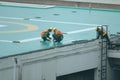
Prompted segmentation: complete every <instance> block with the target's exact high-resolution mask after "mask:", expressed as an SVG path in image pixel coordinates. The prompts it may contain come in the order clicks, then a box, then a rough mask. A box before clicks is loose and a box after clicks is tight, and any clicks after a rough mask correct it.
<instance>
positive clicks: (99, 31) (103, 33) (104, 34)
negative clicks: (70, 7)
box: [96, 26, 110, 44]
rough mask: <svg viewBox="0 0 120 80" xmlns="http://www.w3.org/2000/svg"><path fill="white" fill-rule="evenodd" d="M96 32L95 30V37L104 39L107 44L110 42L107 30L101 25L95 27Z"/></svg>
mask: <svg viewBox="0 0 120 80" xmlns="http://www.w3.org/2000/svg"><path fill="white" fill-rule="evenodd" d="M96 32H97V37H96V39H99V38H100V37H101V39H104V38H105V39H106V40H107V42H108V44H110V39H109V37H108V34H107V32H106V31H105V30H104V29H103V28H102V27H98V26H97V28H96Z"/></svg>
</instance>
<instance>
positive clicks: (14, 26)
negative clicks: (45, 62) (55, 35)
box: [0, 4, 120, 58]
mask: <svg viewBox="0 0 120 80" xmlns="http://www.w3.org/2000/svg"><path fill="white" fill-rule="evenodd" d="M119 21H120V10H104V9H89V8H75V7H66V6H52V7H47V8H42V7H41V8H40V7H26V6H12V5H3V4H0V58H2V57H6V56H11V55H17V54H23V53H26V52H30V51H35V50H42V49H48V48H51V47H54V46H55V44H54V43H53V42H52V41H50V42H49V41H48V42H42V39H41V37H40V33H41V31H43V30H45V29H48V28H50V27H56V28H57V29H59V30H61V31H62V32H66V33H68V34H64V39H63V41H62V42H61V43H58V45H59V46H60V45H66V44H69V43H71V42H72V41H76V40H91V39H94V38H96V32H95V28H96V26H97V25H109V32H110V33H111V34H114V33H116V32H120V27H119V26H120V22H119ZM51 35H52V33H51ZM13 41H20V43H13Z"/></svg>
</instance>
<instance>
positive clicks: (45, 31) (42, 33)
mask: <svg viewBox="0 0 120 80" xmlns="http://www.w3.org/2000/svg"><path fill="white" fill-rule="evenodd" d="M47 32H49V31H48V30H44V31H43V32H41V36H44V35H45V33H47Z"/></svg>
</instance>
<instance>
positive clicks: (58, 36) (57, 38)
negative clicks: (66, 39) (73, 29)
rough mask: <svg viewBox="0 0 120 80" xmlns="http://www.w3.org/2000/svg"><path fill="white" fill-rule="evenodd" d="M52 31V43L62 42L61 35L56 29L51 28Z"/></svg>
mask: <svg viewBox="0 0 120 80" xmlns="http://www.w3.org/2000/svg"><path fill="white" fill-rule="evenodd" d="M52 30H53V32H54V33H53V35H52V36H53V41H54V42H60V41H62V40H63V33H62V32H61V31H60V30H58V29H56V28H53V29H52Z"/></svg>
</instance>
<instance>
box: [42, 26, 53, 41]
mask: <svg viewBox="0 0 120 80" xmlns="http://www.w3.org/2000/svg"><path fill="white" fill-rule="evenodd" d="M51 31H52V29H51V28H50V29H48V30H44V31H42V32H41V38H42V39H43V41H50V39H51V37H50V32H51Z"/></svg>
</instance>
